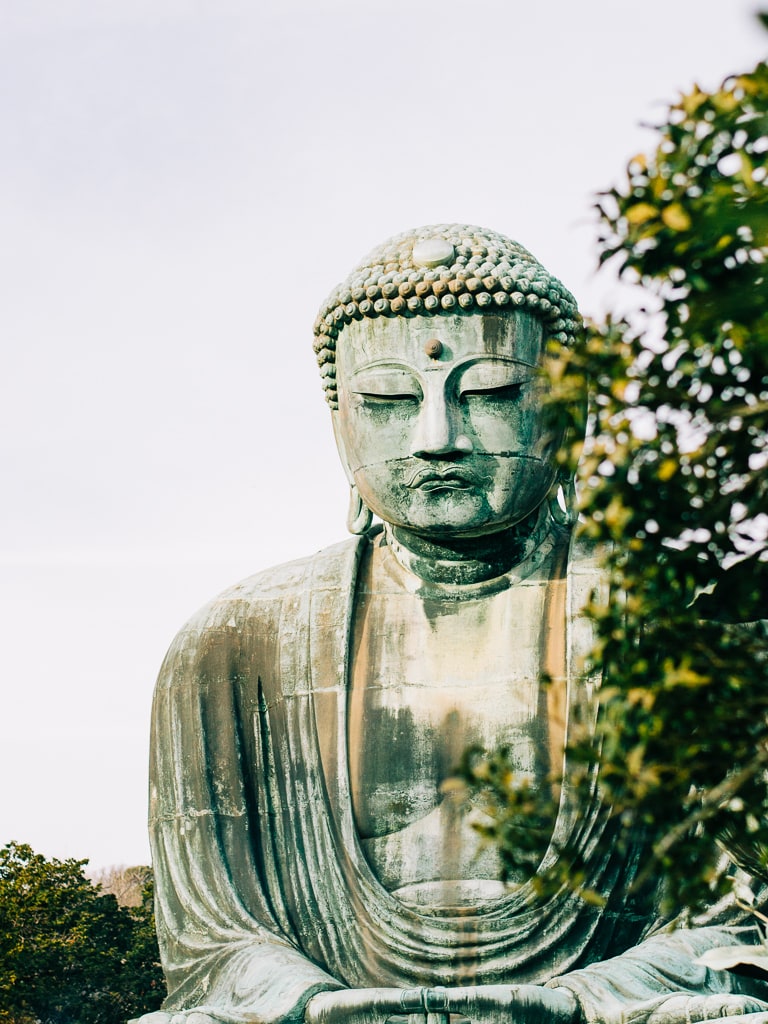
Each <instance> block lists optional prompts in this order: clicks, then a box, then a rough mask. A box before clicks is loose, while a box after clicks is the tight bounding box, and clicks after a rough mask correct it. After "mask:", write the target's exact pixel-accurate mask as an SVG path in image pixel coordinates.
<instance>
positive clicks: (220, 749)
mask: <svg viewBox="0 0 768 1024" xmlns="http://www.w3.org/2000/svg"><path fill="white" fill-rule="evenodd" d="M448 300H451V301H448ZM481 300H482V301H481ZM577 329H578V314H577V312H576V307H575V303H574V302H573V299H572V297H571V296H570V294H569V293H568V292H567V291H566V289H565V288H564V287H563V286H562V285H561V284H560V283H559V282H557V281H556V280H555V279H554V278H552V277H551V275H549V274H548V273H547V272H546V271H545V270H544V269H543V268H542V267H541V266H540V265H539V264H538V263H537V261H536V260H535V259H534V258H533V257H532V256H531V255H530V253H528V252H527V251H526V250H524V249H522V247H520V246H518V245H517V244H516V243H514V242H510V241H509V240H508V239H504V238H502V237H501V236H499V235H495V234H493V233H490V232H484V231H482V230H481V229H478V228H469V227H466V226H464V225H441V226H437V227H431V228H426V229H422V230H421V231H415V232H409V233H406V234H404V235H400V236H397V238H395V239H393V240H390V241H389V242H387V243H385V244H384V246H382V247H380V249H378V250H375V251H374V253H373V254H372V255H371V256H370V257H369V258H368V259H367V260H366V261H365V263H364V264H363V266H362V267H361V268H359V269H358V270H357V271H355V272H354V273H353V274H352V275H351V277H350V279H349V280H348V281H347V282H345V283H344V284H342V285H340V286H339V288H337V289H336V290H335V291H334V292H333V293H332V295H331V297H330V299H329V300H328V302H327V303H326V304H325V306H324V309H323V312H322V313H321V315H320V317H319V318H318V322H317V324H316V344H315V348H316V351H317V353H318V357H319V361H320V364H321V370H322V374H323V380H324V387H325V390H326V395H327V397H328V399H329V402H330V404H331V407H332V409H333V412H332V419H333V427H334V432H335V435H336V439H337V442H338V447H339V451H340V454H341V458H342V462H343V464H344V467H345V470H346V472H347V476H348V479H349V484H350V494H351V498H350V515H349V525H350V529H352V531H353V532H354V533H356V534H357V536H356V537H354V538H352V539H350V540H348V541H346V542H344V543H342V544H339V545H337V546H335V547H333V548H330V549H327V550H325V551H322V552H320V553H319V554H317V555H315V556H313V557H311V558H308V559H304V560H301V561H297V562H292V563H290V564H288V565H284V566H280V567H278V568H276V569H271V570H268V571H266V572H263V573H260V574H259V575H257V576H255V577H252V578H251V579H249V580H246V581H245V582H243V583H241V584H238V585H237V586H235V587H233V588H232V589H231V590H229V591H227V592H226V593H225V594H223V595H222V596H221V597H219V598H217V599H216V600H215V601H213V602H212V603H211V604H210V605H209V606H208V607H206V608H205V609H203V611H202V612H200V613H199V614H198V615H197V616H196V617H195V618H194V619H192V621H191V622H190V623H189V624H188V625H187V626H186V627H185V628H184V629H183V630H182V632H181V633H180V634H179V636H178V637H177V639H176V641H175V642H174V644H173V646H172V648H171V650H170V652H169V654H168V657H167V659H166V661H165V664H164V666H163V669H162V672H161V675H160V679H159V681H158V685H157V691H156V696H155V705H154V717H153V734H152V773H151V815H150V817H151V835H152V846H153V856H154V864H155V872H156V891H157V919H158V930H159V937H160V943H161V949H162V955H163V963H164V967H165V971H166V977H167V980H168V986H169V997H168V1002H167V1009H166V1012H164V1013H162V1014H159V1015H152V1016H153V1017H154V1018H155V1019H156V1020H158V1021H168V1020H171V1021H173V1022H174V1024H175V1021H176V1019H177V1018H178V1021H179V1022H181V1021H183V1020H189V1021H190V1024H208V1022H210V1021H222V1022H228V1024H229V1022H246V1021H259V1022H264V1024H277V1022H283V1021H291V1022H298V1021H301V1020H302V1019H303V1020H306V1021H307V1022H308V1024H341V1022H350V1024H374V1022H377V1024H378V1022H384V1021H386V1020H388V1019H390V1018H393V1017H394V1018H398V1019H400V1020H403V1021H404V1020H405V1019H407V1020H408V1022H409V1024H417V1022H424V1024H448V1022H449V1019H450V1015H451V1014H454V1015H455V1014H459V1015H463V1016H464V1017H469V1018H470V1019H472V1020H474V1021H478V1022H487V1024H502V1022H504V1024H508V1022H509V1024H511V1022H515V1024H517V1022H539V1021H542V1022H543V1021H552V1022H555V1024H570V1022H572V1021H579V1020H583V1021H588V1022H595V1024H598V1022H599V1024H603V1022H604V1024H623V1022H625V1021H627V1022H629V1021H632V1022H633V1024H634V1022H638V1024H640V1022H643V1024H691V1022H693V1021H702V1020H706V1019H709V1018H714V1017H719V1016H725V1015H729V1014H730V1015H734V1014H743V1013H757V1014H758V1016H756V1017H754V1018H752V1021H753V1024H758V1022H760V1024H764V1022H765V1021H766V1020H768V1003H767V1002H762V1001H761V999H760V998H759V996H760V995H761V994H763V993H764V988H763V989H761V988H760V983H758V982H750V981H749V980H747V979H744V978H738V977H736V976H735V975H732V974H729V973H727V972H715V971H710V970H707V969H706V968H705V967H702V966H700V965H697V964H696V962H695V961H696V958H697V956H698V955H699V954H701V953H702V952H703V951H705V950H707V949H709V948H712V947H713V946H717V945H723V944H727V945H730V944H732V943H733V942H734V941H735V940H734V929H735V927H736V926H737V925H738V924H739V922H738V921H736V920H735V919H734V918H733V916H732V915H730V916H729V912H725V911H724V912H723V914H722V915H721V916H720V917H718V915H717V914H713V916H712V919H711V920H710V921H709V922H707V923H706V925H705V926H703V927H699V928H696V929H687V930H685V929H682V930H678V931H676V932H674V933H670V934H668V933H665V932H662V931H658V930H657V931H655V932H654V931H653V927H654V923H655V914H654V909H653V893H649V892H644V893H642V894H638V895H636V896H635V897H633V898H632V901H631V902H626V897H625V896H624V893H625V892H626V886H627V883H628V882H629V881H630V880H631V879H632V877H634V874H635V873H636V872H637V870H638V867H639V866H640V864H641V858H642V850H641V848H637V849H632V850H626V849H625V850H619V849H617V848H615V847H614V845H613V844H612V843H611V842H610V839H609V837H608V836H607V834H605V832H604V828H605V825H604V822H603V816H601V815H600V814H599V813H598V811H599V808H598V806H597V801H595V803H594V805H592V806H586V807H578V808H574V807H572V806H571V805H570V803H569V801H567V800H566V799H565V798H564V799H563V800H562V801H561V809H560V813H559V815H558V818H557V821H556V822H555V823H554V826H553V828H554V842H553V845H552V848H551V852H550V854H549V855H548V856H555V853H554V850H555V848H556V847H557V845H558V844H562V843H563V842H565V841H566V840H568V841H569V842H570V843H572V844H574V845H575V846H576V847H578V848H579V849H580V850H581V852H582V853H583V855H584V857H585V859H586V863H587V866H588V867H587V871H588V878H587V879H586V880H585V881H586V883H587V884H588V885H589V886H590V887H591V888H593V889H595V890H596V891H597V892H599V893H600V894H601V895H602V897H603V898H604V901H605V902H604V905H602V906H597V905H594V904H588V903H585V902H583V901H581V900H580V899H579V898H578V897H577V896H575V895H573V893H571V892H570V891H563V892H560V893H558V894H557V895H555V896H553V897H549V898H542V897H537V896H536V894H535V891H534V887H533V886H532V884H531V883H530V882H525V881H524V880H522V879H512V880H511V881H510V882H509V883H502V882H500V881H499V880H498V879H499V865H498V863H497V860H496V857H495V855H494V854H493V853H492V852H491V851H488V850H484V851H480V852H478V846H477V838H476V834H475V833H474V832H473V831H472V829H471V828H470V827H469V825H468V823H467V819H466V817H465V816H464V815H462V814H461V813H460V809H459V808H458V807H457V806H456V803H455V801H454V799H453V797H452V796H451V795H450V793H445V792H444V791H443V790H441V783H442V782H443V781H444V780H445V778H446V777H447V776H448V775H449V774H450V773H451V771H452V769H453V768H454V766H455V765H456V764H457V762H458V759H459V756H460V754H461V752H462V751H463V750H464V749H465V748H467V747H468V746H469V745H470V744H481V745H484V746H497V745H499V744H501V743H504V744H506V745H507V746H508V747H509V748H510V749H511V750H512V752H513V756H514V761H515V764H516V765H517V768H518V770H519V772H520V774H521V776H522V777H526V778H528V779H529V780H530V781H531V783H532V784H533V785H535V786H538V787H548V786H550V785H551V784H552V783H551V779H552V772H553V770H554V771H555V773H556V772H557V769H558V768H559V767H560V766H561V765H562V763H563V752H564V747H565V743H566V739H567V736H568V732H569V729H570V728H571V725H572V722H573V721H574V719H575V716H576V715H578V716H579V718H580V720H581V721H582V722H583V721H588V720H589V719H590V717H593V716H594V713H595V711H594V707H593V693H594V689H595V687H596V686H597V683H598V681H597V680H596V679H591V678H585V677H584V675H583V673H582V671H581V656H582V654H583V652H584V651H585V650H586V649H587V648H588V646H589V644H590V632H589V627H588V624H587V622H586V620H585V619H584V617H583V615H582V609H583V607H584V605H585V603H586V601H587V599H588V597H589V595H590V593H591V592H592V591H593V590H594V589H595V588H597V589H600V588H601V586H602V582H601V575H600V572H599V569H598V568H597V566H596V564H595V561H594V559H593V557H592V554H591V553H590V551H588V550H587V549H586V548H585V547H584V546H583V544H582V543H581V542H580V541H578V540H573V539H572V536H571V531H570V529H569V526H568V523H569V519H570V518H571V517H569V515H568V514H567V509H566V510H565V512H564V510H563V507H562V502H561V501H560V502H559V501H558V492H559V491H560V490H561V485H563V484H564V481H562V480H560V479H559V478H558V473H557V470H556V468H555V464H554V459H553V453H554V451H555V449H556V447H557V446H558V444H559V443H560V441H561V438H560V437H558V436H556V435H555V434H553V433H552V432H551V430H549V429H547V428H546V427H545V423H544V417H543V415H542V392H541V389H542V387H543V384H542V382H541V378H540V376H539V375H538V372H537V371H538V367H539V366H540V363H541V358H542V349H543V345H544V341H545V338H547V337H551V336H553V335H555V336H557V337H558V340H559V341H560V342H561V343H564V344H567V343H568V341H569V339H570V338H571V337H572V336H573V334H574V332H575V331H576V330H577ZM373 515H375V516H377V517H378V518H379V519H380V520H381V521H382V524H383V526H381V527H378V528H373V529H371V528H370V526H371V521H372V516H373ZM543 673H546V674H547V675H548V676H549V677H550V678H551V680H552V682H551V684H550V685H549V686H547V687H543V686H542V685H541V682H540V680H541V678H542V674H543ZM742 930H743V929H742ZM746 931H747V932H748V933H749V934H751V935H752V941H756V938H757V936H756V932H755V931H754V929H750V927H748V928H747V929H746ZM739 937H740V939H741V940H742V941H743V940H744V935H743V934H741V932H740V933H739ZM612 958H613V959H612ZM147 1024H149V1021H147Z"/></svg>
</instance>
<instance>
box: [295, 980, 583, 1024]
mask: <svg viewBox="0 0 768 1024" xmlns="http://www.w3.org/2000/svg"><path fill="white" fill-rule="evenodd" d="M450 1013H460V1014H462V1015H463V1016H465V1017H468V1018H469V1019H470V1020H471V1021H473V1022H475V1024H573V1022H574V1021H576V1020H577V1019H578V1017H579V1006H578V1003H577V1002H576V998H575V996H574V995H573V993H571V992H569V991H568V990H567V989H549V988H542V987H541V986H539V985H477V986H468V987H466V988H442V987H436V988H417V989H397V988H372V989H346V990H343V991H340V992H320V993H318V994H317V995H315V996H313V997H312V998H311V999H310V1001H309V1003H308V1004H307V1008H306V1011H305V1014H304V1019H305V1021H306V1022H307V1024H384V1022H385V1021H386V1020H387V1018H389V1017H391V1016H407V1017H410V1018H411V1024H415V1022H416V1021H417V1020H418V1018H421V1019H422V1020H423V1021H425V1022H426V1018H427V1014H429V1015H431V1016H432V1021H433V1022H434V1024H437V1018H438V1017H442V1018H443V1020H444V1022H445V1024H448V1014H450ZM430 1024H432V1022H430Z"/></svg>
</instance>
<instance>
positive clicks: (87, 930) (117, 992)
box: [0, 843, 164, 1024]
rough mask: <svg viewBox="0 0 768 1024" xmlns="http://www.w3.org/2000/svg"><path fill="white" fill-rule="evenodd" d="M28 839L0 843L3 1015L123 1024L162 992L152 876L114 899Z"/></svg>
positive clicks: (50, 1022)
mask: <svg viewBox="0 0 768 1024" xmlns="http://www.w3.org/2000/svg"><path fill="white" fill-rule="evenodd" d="M86 863H87V862H86V861H80V860H65V861H59V860H46V859H45V858H44V857H42V856H41V855H39V854H36V853H34V852H33V851H32V849H31V848H30V847H29V846H26V845H23V844H19V843H9V844H8V845H7V846H5V847H3V848H2V849H1V850H0V1021H3V1020H5V1021H8V1022H12V1024H26V1022H32V1021H38V1022H40V1024H118V1022H120V1024H124V1021H125V1020H127V1019H128V1018H129V1017H134V1016H136V1015H138V1014H140V1013H143V1012H146V1011H148V1010H153V1009H156V1008H157V1007H158V1006H159V1005H160V1002H161V1000H162V998H163V995H164V985H163V978H162V971H161V969H160V965H159V956H158V951H157V942H156V939H155V937H154V917H153V913H152V889H151V885H152V883H151V880H150V881H149V882H148V883H147V885H146V887H145V890H144V898H143V901H142V904H141V906H140V907H137V908H135V909H127V908H124V907H120V906H119V905H118V903H117V900H116V899H115V897H114V896H112V895H104V894H102V893H101V891H100V889H99V887H98V886H95V885H93V884H92V883H91V882H90V881H89V880H88V878H86V877H85V875H84V873H83V868H84V866H85V864H86Z"/></svg>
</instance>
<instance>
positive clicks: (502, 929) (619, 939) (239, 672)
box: [150, 538, 768, 1024]
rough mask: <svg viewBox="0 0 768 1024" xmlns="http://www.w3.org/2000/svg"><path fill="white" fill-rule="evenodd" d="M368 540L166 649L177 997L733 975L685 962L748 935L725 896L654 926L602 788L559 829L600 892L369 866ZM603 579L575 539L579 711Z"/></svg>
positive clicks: (684, 984)
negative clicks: (404, 884) (423, 891)
mask: <svg viewBox="0 0 768 1024" xmlns="http://www.w3.org/2000/svg"><path fill="white" fill-rule="evenodd" d="M367 543H370V540H369V539H368V538H353V539H350V540H348V541H346V542H344V543H341V544H338V545H336V546H334V547H331V548H328V549H326V550H325V551H322V552H320V553H319V554H317V555H315V556H313V557H311V558H309V559H304V560H301V561H296V562H291V563H289V564H287V565H283V566H279V567H277V568H275V569H272V570H268V571H267V572H264V573H260V574H258V575H257V576H254V577H252V578H251V579H249V580H246V581H244V582H243V583H241V584H239V585H237V586H235V587H233V588H232V589H230V590H229V591H227V592H225V593H224V594H223V595H222V596H221V597H219V598H218V599H216V600H214V601H213V602H212V603H211V604H210V605H208V606H207V607H206V608H204V609H203V610H202V611H201V612H200V613H199V614H198V615H197V616H196V617H195V618H193V619H192V620H191V621H190V623H189V624H188V625H187V626H186V627H185V628H184V629H183V630H182V631H181V632H180V634H179V635H178V637H177V638H176V640H175V642H174V644H173V645H172V647H171V649H170V651H169V653H168V655H167V658H166V660H165V662H164V665H163V668H162V670H161V674H160V678H159V680H158V684H157V689H156V692H155V701H154V710H153V725H152V759H151V775H150V835H151V842H152V849H153V861H154V866H155V878H156V912H157V924H158V935H159V939H160V946H161V954H162V959H163V966H164V970H165V973H166V979H167V982H168V988H169V995H168V1000H167V1002H166V1008H169V1009H179V1010H190V1009H193V1008H202V1009H205V1010H206V1011H207V1012H208V1013H210V1014H211V1015H212V1016H215V1017H216V1018H218V1019H220V1020H222V1021H227V1022H232V1024H235V1022H238V1024H239V1022H242V1021H246V1020H247V1021H258V1022H264V1024H273V1022H281V1024H282V1022H283V1021H286V1022H288V1021H298V1020H301V1019H302V1015H303V1010H304V1007H305V1005H306V1003H307V1001H308V999H309V998H310V997H311V996H312V995H313V994H314V993H316V992H319V991H323V990H332V989H339V988H347V987H348V988H367V987H372V986H392V987H406V988H408V987H413V986H430V985H446V986H451V985H483V984H516V983H523V982H529V983H537V984H548V985H550V986H560V987H566V988H570V989H571V990H572V991H573V992H574V993H575V994H576V997H577V999H578V1000H579V1003H580V1005H581V1007H582V1011H583V1013H584V1016H585V1018H586V1019H587V1020H588V1021H596V1022H607V1024H613V1022H618V1021H620V1020H624V1019H628V1018H629V1017H631V1018H632V1019H634V1020H645V1019H647V1018H648V1015H649V1013H650V1012H651V1011H652V1009H653V1007H655V1006H658V1005H659V1001H660V1000H663V999H664V998H666V996H668V995H669V994H670V993H676V992H690V993H708V992H709V993H717V992H721V991H730V990H731V988H732V987H733V986H735V985H736V984H737V982H736V981H734V979H733V978H732V976H730V975H727V974H725V973H723V972H712V971H709V970H707V969H706V968H704V967H700V966H697V965H695V964H694V963H693V959H694V958H695V956H696V955H697V954H698V953H700V952H702V951H703V950H704V949H706V948H709V947H711V946H713V945H721V944H732V943H733V942H734V941H744V940H743V938H739V939H735V938H734V935H733V929H732V928H727V927H723V926H722V924H721V923H720V922H717V921H716V920H715V919H714V918H713V921H714V923H712V924H710V925H708V926H707V927H705V928H700V929H697V930H691V931H689V932H682V931H678V932H675V933H674V934H673V935H665V934H657V935H655V936H653V937H651V938H646V939H645V941H644V942H641V940H642V939H643V938H644V936H645V935H647V934H648V930H649V926H650V925H651V922H652V919H653V911H652V907H651V906H650V904H648V903H646V905H644V904H643V901H642V900H640V899H638V900H637V901H635V902H631V903H627V902H626V897H625V895H624V893H625V888H626V884H627V882H628V881H630V880H631V878H632V877H633V875H634V873H635V872H636V870H637V867H638V863H639V857H640V853H639V852H638V851H637V850H629V851H627V850H625V851H624V852H621V851H620V850H619V849H618V847H616V846H615V845H614V844H612V843H610V842H607V841H605V836H602V830H603V828H604V825H603V824H602V819H601V817H600V816H599V815H598V813H597V808H596V807H592V808H582V810H581V812H580V813H579V814H578V815H577V817H576V818H570V819H569V817H568V814H567V813H565V812H563V813H562V814H561V819H560V820H559V822H558V824H557V826H556V834H559V835H560V836H561V837H562V836H564V835H565V834H566V833H569V834H571V835H572V836H576V837H577V841H578V843H579V844H580V847H581V849H582V850H583V851H584V852H585V853H586V855H587V858H588V864H589V878H588V884H589V885H590V886H591V887H592V888H594V889H595V890H597V891H598V892H600V893H601V894H602V895H603V896H604V898H605V905H604V906H601V907H598V906H594V905H590V904H588V903H586V902H584V901H582V900H581V899H580V898H579V897H577V896H576V895H574V894H573V893H570V892H566V891H564V892H561V893H559V894H557V895H556V896H554V897H552V898H549V899H547V900H545V901H542V900H540V899H536V898H535V897H534V896H533V892H532V889H531V887H530V886H529V885H524V886H522V887H519V888H517V889H516V890H514V891H512V892H510V893H509V894H508V895H507V896H504V897H502V898H500V899H498V900H495V901H493V902H490V903H488V904H484V905H481V906H479V907H478V908H471V909H469V908H462V910H461V911H455V910H454V911H453V912H448V911H445V912H443V911H441V910H440V909H439V908H418V909H414V908H411V907H407V906H406V905H404V904H403V903H400V902H399V901H398V900H397V899H396V898H395V897H394V896H392V895H390V894H389V893H388V892H387V891H386V890H385V889H384V888H383V886H382V885H381V884H380V883H379V882H378V881H377V879H376V877H375V876H374V875H373V873H372V871H371V869H370V867H369V866H368V864H367V862H366V860H365V857H364V856H363V854H362V851H361V848H360V844H359V841H358V837H357V834H356V829H355V822H354V818H353V812H352V802H351V798H350V791H349V773H348V756H347V728H346V715H347V683H348V652H349V641H350V629H351V621H352V615H353V609H354V593H355V580H356V573H357V566H358V561H359V556H360V553H361V551H362V549H363V546H364V545H365V544H367ZM596 579H597V576H596V570H595V566H594V564H593V563H592V562H591V561H590V559H589V557H588V555H587V554H586V553H585V552H584V551H581V550H571V553H570V559H569V567H568V570H567V572H566V573H565V574H564V577H563V579H562V580H560V581H559V583H556V584H555V585H560V586H561V587H563V588H564V591H563V594H562V601H561V606H562V616H563V622H562V628H563V630H564V631H565V635H566V636H567V637H569V638H570V639H569V641H568V652H567V658H566V670H565V675H566V678H565V679H564V680H561V681H560V683H561V685H562V686H563V687H564V699H565V701H566V703H567V705H568V707H569V709H570V711H569V714H572V713H575V711H576V710H577V709H578V710H579V711H580V712H581V713H582V715H583V714H584V709H585V708H589V707H590V706H591V702H592V694H591V684H590V682H589V680H584V679H583V678H582V677H581V676H580V675H579V673H578V671H577V663H578V660H579V654H580V648H584V647H585V646H588V630H587V628H586V626H585V624H584V622H583V620H582V619H581V617H580V614H579V613H580V610H581V608H582V607H583V605H584V603H585V601H586V600H587V598H588V596H589V592H590V590H591V589H592V588H593V586H594V584H595V581H596ZM601 838H602V839H603V841H602V842H601ZM751 933H753V937H752V938H751V940H750V939H749V938H748V939H747V940H746V941H755V936H754V929H751ZM638 942H641V944H640V945H637V943H638ZM618 954H621V955H618ZM612 957H615V959H607V960H606V958H612ZM766 1008H768V1007H766Z"/></svg>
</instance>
